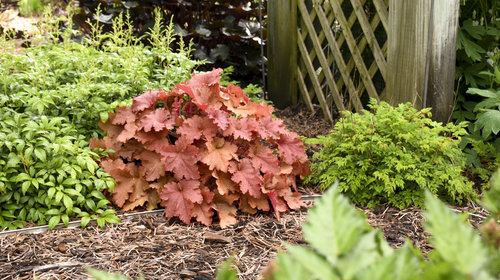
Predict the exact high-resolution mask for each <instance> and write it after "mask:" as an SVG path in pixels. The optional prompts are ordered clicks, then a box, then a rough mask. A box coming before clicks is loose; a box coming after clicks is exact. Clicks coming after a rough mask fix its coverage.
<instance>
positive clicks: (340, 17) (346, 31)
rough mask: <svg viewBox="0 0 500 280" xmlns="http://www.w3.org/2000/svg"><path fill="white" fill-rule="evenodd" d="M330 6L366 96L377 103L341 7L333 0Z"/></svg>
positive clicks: (375, 92) (375, 94)
mask: <svg viewBox="0 0 500 280" xmlns="http://www.w3.org/2000/svg"><path fill="white" fill-rule="evenodd" d="M329 2H330V5H331V6H332V9H333V10H334V11H335V13H336V14H337V19H338V20H339V22H340V26H342V27H343V28H342V31H343V32H342V33H343V34H344V35H345V38H346V42H347V46H348V47H349V50H350V51H351V54H352V57H353V59H354V62H355V63H356V66H357V68H358V70H359V74H360V76H361V79H362V80H363V83H364V84H365V87H366V90H367V91H368V94H369V95H370V96H371V97H373V98H375V99H377V101H380V99H379V97H378V94H377V91H376V90H375V87H374V86H373V83H372V81H371V79H370V74H369V73H368V69H366V66H365V63H364V62H363V57H362V56H361V53H360V52H359V49H358V47H357V45H356V40H355V39H354V36H353V35H352V32H351V30H350V29H348V28H347V26H348V25H347V19H346V18H345V16H344V14H343V13H342V7H340V4H339V3H338V2H337V1H335V0H333V1H329Z"/></svg>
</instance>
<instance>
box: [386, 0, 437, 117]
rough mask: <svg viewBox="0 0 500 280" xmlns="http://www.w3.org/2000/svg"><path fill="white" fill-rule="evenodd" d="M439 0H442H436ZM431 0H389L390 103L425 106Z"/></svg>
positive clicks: (419, 107) (388, 64)
mask: <svg viewBox="0 0 500 280" xmlns="http://www.w3.org/2000/svg"><path fill="white" fill-rule="evenodd" d="M436 1H440V0H436ZM430 3H431V0H419V1H414V0H390V1H389V30H388V33H389V34H388V51H387V73H388V74H387V81H386V88H387V92H386V94H384V98H385V101H387V102H388V103H389V104H391V105H397V104H400V103H406V102H411V103H412V104H413V106H414V107H415V108H417V109H421V108H422V105H423V104H422V103H423V94H424V81H425V63H426V54H427V51H426V50H427V37H428V26H429V16H430Z"/></svg>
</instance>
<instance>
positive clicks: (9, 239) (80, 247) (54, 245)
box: [0, 106, 487, 279]
mask: <svg viewBox="0 0 500 280" xmlns="http://www.w3.org/2000/svg"><path fill="white" fill-rule="evenodd" d="M276 115H278V116H279V117H280V118H282V119H283V120H284V121H285V124H286V125H287V127H288V128H289V129H290V130H292V131H295V132H297V133H300V134H301V135H305V136H307V137H312V136H315V135H319V134H325V133H328V131H329V130H330V125H329V124H328V123H327V122H325V121H324V120H323V119H322V118H320V116H318V115H315V114H311V113H309V112H307V111H306V110H305V109H304V108H303V107H300V106H298V107H293V108H287V109H286V110H278V111H277V112H276ZM300 191H301V193H302V194H304V195H311V194H318V193H319V190H317V189H316V190H315V189H314V188H304V187H301V188H300ZM306 203H307V204H308V206H311V205H312V204H313V202H312V201H308V202H306ZM455 209H456V210H457V212H469V213H473V215H471V216H470V222H471V224H472V225H474V226H475V227H477V225H478V224H479V223H480V222H482V220H483V218H482V217H484V216H486V215H487V214H486V213H485V211H484V210H483V209H482V208H480V207H478V206H474V205H470V206H467V207H455ZM361 210H362V211H363V212H365V214H366V216H367V219H368V222H369V224H370V225H372V226H374V227H376V228H379V229H381V230H382V231H383V232H384V235H385V236H386V239H387V241H388V242H389V244H390V245H391V246H393V247H395V248H397V247H399V246H401V245H402V244H403V243H404V242H405V240H407V239H408V240H410V241H411V242H412V243H413V244H414V245H415V246H416V247H419V248H420V249H421V250H422V251H423V252H424V253H428V252H429V251H431V250H432V248H431V247H430V245H429V244H428V243H427V239H426V234H425V233H424V230H423V228H422V224H421V220H422V216H421V211H420V209H418V208H408V209H404V210H398V209H395V208H390V207H385V206H378V207H376V208H375V209H373V210H370V209H361ZM306 214H307V208H305V207H303V208H301V209H300V210H299V211H293V212H290V213H286V214H284V215H282V216H281V220H280V221H278V220H276V218H275V217H274V215H273V214H271V213H267V214H262V213H259V214H257V215H253V216H250V215H240V216H239V217H238V220H239V222H238V223H237V224H236V225H234V226H230V227H228V228H226V229H223V230H221V229H220V227H219V226H211V227H205V226H202V225H200V224H198V223H195V224H192V225H190V226H187V225H184V224H183V223H181V222H179V221H178V220H177V219H171V220H168V219H166V218H165V217H164V215H163V213H161V212H156V213H149V214H140V215H135V216H129V217H126V218H122V223H121V224H118V225H109V226H107V227H106V228H105V229H100V228H98V227H97V226H96V225H95V224H94V225H89V226H88V227H87V228H85V229H81V228H62V229H56V230H53V231H44V232H41V233H16V234H10V235H7V234H5V235H1V236H0V279H33V278H34V277H35V276H36V277H37V279H88V275H87V273H86V270H85V267H93V268H97V269H101V270H107V271H112V272H120V273H123V274H125V275H126V276H128V277H132V278H137V277H138V275H139V274H142V275H143V276H144V277H145V278H146V279H213V278H214V276H215V271H216V268H217V265H219V264H220V263H222V262H223V261H224V260H225V259H227V258H228V257H230V256H234V257H235V263H236V265H237V266H238V270H239V276H240V278H241V279H257V278H258V275H259V274H260V273H262V270H263V269H265V267H266V266H267V265H268V264H269V262H270V261H271V260H272V259H273V258H274V257H275V256H276V253H277V251H278V250H279V249H282V248H283V246H282V245H283V244H282V243H283V242H289V243H294V244H305V242H304V240H303V237H302V232H301V223H302V222H303V221H304V220H305V217H306Z"/></svg>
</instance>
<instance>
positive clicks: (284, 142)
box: [277, 132, 307, 164]
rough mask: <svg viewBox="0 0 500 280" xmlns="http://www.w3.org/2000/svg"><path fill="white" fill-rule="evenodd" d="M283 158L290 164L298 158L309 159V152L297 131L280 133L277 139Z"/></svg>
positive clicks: (299, 159) (301, 160)
mask: <svg viewBox="0 0 500 280" xmlns="http://www.w3.org/2000/svg"><path fill="white" fill-rule="evenodd" d="M277 143H278V150H279V153H280V156H281V158H282V159H283V160H284V162H286V163H288V164H293V163H294V162H295V161H296V160H297V161H300V162H306V161H307V154H306V152H305V149H304V145H303V144H302V141H301V140H300V138H299V136H298V135H297V133H295V132H288V133H284V134H281V135H280V139H279V140H278V141H277Z"/></svg>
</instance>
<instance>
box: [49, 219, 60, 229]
mask: <svg viewBox="0 0 500 280" xmlns="http://www.w3.org/2000/svg"><path fill="white" fill-rule="evenodd" d="M60 220H61V216H53V217H52V218H50V219H49V229H50V230H52V229H54V228H55V227H56V226H57V224H59V221H60Z"/></svg>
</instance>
